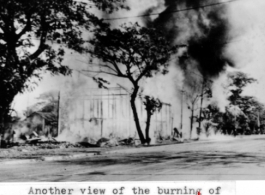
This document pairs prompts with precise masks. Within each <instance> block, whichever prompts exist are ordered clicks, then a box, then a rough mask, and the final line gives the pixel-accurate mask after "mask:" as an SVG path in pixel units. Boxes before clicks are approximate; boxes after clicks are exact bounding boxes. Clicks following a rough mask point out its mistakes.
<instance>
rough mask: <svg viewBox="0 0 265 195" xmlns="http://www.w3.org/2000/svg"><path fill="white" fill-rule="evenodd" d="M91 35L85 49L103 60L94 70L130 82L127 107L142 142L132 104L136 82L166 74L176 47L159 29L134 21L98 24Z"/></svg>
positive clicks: (133, 103) (136, 86) (137, 83)
mask: <svg viewBox="0 0 265 195" xmlns="http://www.w3.org/2000/svg"><path fill="white" fill-rule="evenodd" d="M94 35H95V36H94V38H93V39H92V40H91V41H90V43H91V45H92V46H93V48H92V49H90V50H89V51H88V52H89V53H90V54H91V56H92V57H93V58H97V59H100V60H101V61H103V62H104V63H105V64H104V65H99V67H98V68H99V70H98V71H97V73H106V74H109V75H113V76H117V77H121V78H124V79H127V80H129V81H130V82H131V84H132V85H133V89H132V94H131V107H132V111H133V115H134V120H135V125H136V129H137V132H138V135H139V137H140V139H141V142H142V143H145V138H144V136H143V133H142V130H141V126H140V122H139V118H138V114H137V110H136V106H135V99H136V97H137V95H138V92H139V89H140V86H139V82H140V81H141V80H142V79H144V78H147V77H152V76H153V75H155V74H156V73H162V74H166V73H167V72H168V70H167V68H168V66H169V62H170V57H171V56H172V55H173V54H175V53H176V52H177V49H178V47H179V46H172V44H171V43H170V42H168V41H167V39H166V38H165V37H164V35H163V33H162V32H160V31H158V30H156V29H154V28H146V27H141V26H140V25H139V24H137V23H135V24H129V25H126V24H123V25H122V26H121V27H120V28H117V29H111V28H110V25H109V24H105V23H101V25H100V26H99V27H98V28H96V29H95V31H94Z"/></svg>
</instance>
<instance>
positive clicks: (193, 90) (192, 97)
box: [185, 80, 200, 138]
mask: <svg viewBox="0 0 265 195" xmlns="http://www.w3.org/2000/svg"><path fill="white" fill-rule="evenodd" d="M199 88H200V86H199V84H198V82H197V80H193V81H189V83H188V87H187V90H186V93H185V94H186V98H187V99H186V103H187V106H188V109H189V110H190V112H191V113H190V138H191V135H192V129H193V123H194V118H195V113H194V112H195V111H196V110H197V109H199V105H198V102H199V100H200V91H199Z"/></svg>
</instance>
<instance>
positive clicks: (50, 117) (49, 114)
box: [27, 112, 57, 122]
mask: <svg viewBox="0 0 265 195" xmlns="http://www.w3.org/2000/svg"><path fill="white" fill-rule="evenodd" d="M34 115H39V116H41V117H42V118H44V119H45V120H47V121H50V122H55V121H57V115H56V114H54V113H52V112H33V113H31V114H30V115H29V116H28V117H27V118H30V117H32V116H34Z"/></svg>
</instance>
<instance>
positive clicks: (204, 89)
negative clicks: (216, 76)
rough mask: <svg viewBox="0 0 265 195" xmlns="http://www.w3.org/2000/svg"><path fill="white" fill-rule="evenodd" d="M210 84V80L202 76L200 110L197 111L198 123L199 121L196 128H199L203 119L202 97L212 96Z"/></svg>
mask: <svg viewBox="0 0 265 195" xmlns="http://www.w3.org/2000/svg"><path fill="white" fill-rule="evenodd" d="M211 84H212V81H211V80H209V79H207V78H203V81H202V86H201V102H200V111H199V117H198V123H199V126H198V128H199V129H201V123H202V121H203V119H204V118H203V117H202V114H203V100H204V98H208V99H209V98H210V97H212V90H211Z"/></svg>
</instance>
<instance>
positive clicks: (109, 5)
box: [0, 0, 127, 130]
mask: <svg viewBox="0 0 265 195" xmlns="http://www.w3.org/2000/svg"><path fill="white" fill-rule="evenodd" d="M124 1H125V0H116V1H114V0H102V1H97V0H89V1H87V2H89V3H84V2H85V0H84V2H81V1H75V0H27V1H25V0H0V78H1V80H0V91H1V96H0V123H1V125H2V126H3V124H4V122H6V121H8V118H9V116H10V110H11V109H10V105H11V103H12V101H13V99H14V97H15V96H16V95H17V94H18V93H21V92H23V91H24V90H26V89H29V88H30V86H31V84H30V81H32V80H31V79H32V78H34V77H35V78H38V79H40V78H41V73H42V71H48V72H51V73H52V74H63V75H67V74H69V73H70V70H69V68H68V67H67V66H64V65H63V64H62V60H63V56H64V53H65V52H64V48H69V49H71V50H73V51H76V52H83V51H84V45H85V40H84V38H83V35H82V34H83V32H84V31H87V30H90V27H91V26H92V25H93V26H94V25H96V24H97V23H98V22H100V20H99V19H97V17H96V16H95V15H94V14H93V11H92V10H93V9H94V8H97V9H100V10H103V11H106V12H112V11H114V10H116V9H118V8H127V7H125V6H124V5H123V2H124ZM53 43H56V44H58V45H59V46H58V48H56V49H55V48H54V47H52V46H51V45H52V44H53ZM0 130H1V129H0Z"/></svg>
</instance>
